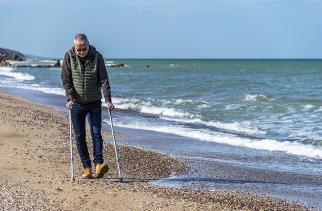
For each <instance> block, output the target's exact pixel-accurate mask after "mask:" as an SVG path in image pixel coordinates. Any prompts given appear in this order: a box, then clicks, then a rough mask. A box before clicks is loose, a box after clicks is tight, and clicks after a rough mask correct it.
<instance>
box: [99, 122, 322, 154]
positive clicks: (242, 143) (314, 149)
mask: <svg viewBox="0 0 322 211" xmlns="http://www.w3.org/2000/svg"><path fill="white" fill-rule="evenodd" d="M104 122H106V123H108V121H107V120H104ZM114 124H115V125H116V126H120V127H125V128H133V129H141V130H149V131H156V132H161V133H170V134H175V135H179V136H183V137H188V138H194V139H198V140H201V141H207V142H215V143H220V144H228V145H232V146H237V147H247V148H252V149H258V150H267V151H279V152H285V153H288V154H292V155H300V156H307V157H311V158H316V159H322V147H318V146H313V145H305V144H301V143H298V142H289V141H285V142H279V141H276V140H272V139H264V140H252V139H248V138H243V137H238V136H234V135H229V134H222V133H218V132H211V131H208V130H205V129H188V128H183V127H178V126H156V125H147V124H143V123H139V122H136V123H128V124H124V123H117V122H116V123H114Z"/></svg>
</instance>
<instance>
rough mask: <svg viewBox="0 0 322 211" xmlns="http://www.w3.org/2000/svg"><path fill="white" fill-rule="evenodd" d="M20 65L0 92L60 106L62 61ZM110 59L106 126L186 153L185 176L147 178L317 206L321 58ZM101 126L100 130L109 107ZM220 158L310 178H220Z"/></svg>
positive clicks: (1, 77)
mask: <svg viewBox="0 0 322 211" xmlns="http://www.w3.org/2000/svg"><path fill="white" fill-rule="evenodd" d="M27 63H28V64H29V65H31V66H30V67H14V66H12V67H0V89H1V90H5V91H7V92H11V93H14V94H16V95H21V96H23V97H26V98H29V99H30V100H33V101H35V102H37V103H41V104H46V105H49V106H52V107H55V108H56V109H60V110H62V111H65V110H64V103H65V98H64V89H63V87H62V82H61V78H60V74H61V68H56V67H44V68H41V67H32V65H39V64H47V63H48V64H52V63H55V61H51V60H42V61H39V60H30V61H27ZM111 64H124V67H107V70H108V76H109V81H110V84H111V87H112V101H113V103H114V104H115V107H116V109H115V111H114V112H113V123H114V126H115V127H116V130H117V131H118V132H120V133H123V134H126V135H125V136H122V138H121V137H120V138H119V139H118V137H116V138H117V139H118V142H119V143H121V144H125V145H132V146H136V147H140V148H145V149H149V150H154V151H159V152H162V153H166V154H169V155H170V156H173V157H176V158H178V159H184V160H191V163H190V166H189V169H190V170H189V172H188V173H187V174H185V175H176V174H175V173H174V174H173V175H171V177H169V178H166V179H163V180H158V181H153V182H152V183H153V184H155V185H163V186H170V187H176V188H188V189H206V190H211V191H215V190H228V191H235V190H238V191H245V192H253V193H259V194H268V195H270V196H273V197H277V198H283V199H287V200H291V201H295V202H300V203H305V204H308V205H311V206H314V207H317V208H319V209H322V124H321V123H322V60H319V59H311V60H310V59H292V60H284V59H106V65H107V66H110V65H111ZM103 124H104V128H105V129H106V130H108V129H109V118H108V116H107V114H104V115H103ZM109 141H110V140H109ZM218 165H221V166H227V167H232V168H236V169H243V170H245V169H246V170H248V171H255V172H256V173H254V174H260V175H263V174H265V172H273V173H274V172H276V174H287V175H293V176H294V175H295V176H296V178H298V177H304V178H308V177H310V178H314V179H312V181H315V182H312V181H311V180H310V181H309V182H308V180H307V179H303V180H301V181H300V182H298V181H297V180H296V181H294V180H293V179H291V180H292V181H289V180H286V181H281V180H282V179H276V180H278V182H280V183H279V185H276V182H277V181H276V180H274V179H273V180H274V181H271V182H274V185H272V183H269V182H267V181H266V180H265V182H262V183H261V182H260V181H258V180H256V183H254V182H252V180H251V179H250V180H247V181H246V182H245V180H237V179H236V178H235V179H232V178H230V179H229V180H225V181H222V180H220V181H219V180H218V179H220V177H221V176H222V175H221V174H220V173H218V172H216V168H217V167H218ZM205 166H206V167H205ZM241 172H242V171H241ZM295 176H294V178H295ZM205 178H207V179H205ZM290 178H293V177H292V176H291V177H290Z"/></svg>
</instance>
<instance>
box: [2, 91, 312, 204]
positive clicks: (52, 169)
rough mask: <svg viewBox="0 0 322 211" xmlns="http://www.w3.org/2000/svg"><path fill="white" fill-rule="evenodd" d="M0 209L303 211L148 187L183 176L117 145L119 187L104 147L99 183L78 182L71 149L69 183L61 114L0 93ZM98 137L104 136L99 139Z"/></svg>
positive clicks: (172, 165)
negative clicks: (71, 177)
mask: <svg viewBox="0 0 322 211" xmlns="http://www.w3.org/2000/svg"><path fill="white" fill-rule="evenodd" d="M0 119H1V120H0V169H1V171H0V177H1V180H0V210H11V209H12V210H308V209H309V208H307V207H304V206H301V205H298V204H294V203H289V202H286V201H282V200H277V199H273V198H270V197H267V196H259V195H253V194H246V193H238V192H236V193H229V192H207V191H192V190H183V189H171V188H164V187H157V186H153V185H151V184H150V183H149V180H151V179H158V178H164V177H167V176H169V175H170V174H171V173H172V172H177V173H182V172H185V171H186V170H187V169H186V167H185V164H184V163H183V162H181V161H177V160H174V159H172V158H170V157H168V156H166V155H162V154H158V153H155V152H150V151H145V150H140V149H136V148H132V147H125V146H122V147H121V149H120V156H121V158H122V169H123V172H124V177H125V180H124V181H125V182H124V183H119V182H118V180H117V173H116V166H115V161H114V154H113V147H112V146H111V145H110V144H108V143H106V142H105V143H104V145H105V147H104V148H105V151H104V156H105V160H106V162H107V163H108V164H109V165H110V167H111V170H110V172H109V173H108V175H106V176H105V177H104V178H103V179H100V180H98V179H92V180H82V179H80V177H79V175H80V173H81V171H82V169H81V165H80V161H79V158H78V155H77V153H76V148H75V147H74V149H75V174H76V181H75V182H74V183H70V181H69V145H68V144H69V142H68V119H67V117H66V116H65V115H64V114H61V113H58V112H56V111H54V110H53V109H51V108H47V107H45V106H40V105H36V104H33V103H31V102H28V101H26V100H23V99H20V98H17V97H13V96H10V95H7V94H3V93H1V94H0ZM103 136H104V137H105V138H106V137H108V136H110V134H109V133H107V132H105V133H104V134H103Z"/></svg>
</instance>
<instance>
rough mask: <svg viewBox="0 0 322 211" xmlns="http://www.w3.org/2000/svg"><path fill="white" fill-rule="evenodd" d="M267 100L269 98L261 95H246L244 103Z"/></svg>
mask: <svg viewBox="0 0 322 211" xmlns="http://www.w3.org/2000/svg"><path fill="white" fill-rule="evenodd" d="M268 99H269V97H267V96H266V95H263V94H257V95H250V94H246V96H245V100H246V101H256V100H268Z"/></svg>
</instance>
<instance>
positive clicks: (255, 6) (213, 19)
mask: <svg viewBox="0 0 322 211" xmlns="http://www.w3.org/2000/svg"><path fill="white" fill-rule="evenodd" d="M321 11H322V0H199V1H196V0H93V1H81V0H78V1H76V0H68V1H63V0H55V1H51V0H50V1H49V0H47V1H46V0H0V18H1V29H0V47H6V48H11V49H15V50H19V51H21V52H23V53H27V54H33V55H38V56H47V57H63V55H64V52H65V51H66V50H68V49H69V48H70V47H71V46H72V39H73V36H74V34H75V33H79V32H84V33H86V34H87V35H88V38H89V40H90V43H91V44H93V45H95V46H96V47H97V49H98V50H99V51H100V52H101V53H102V54H103V55H104V56H105V57H107V58H321V57H322V21H321V20H322V12H321Z"/></svg>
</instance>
